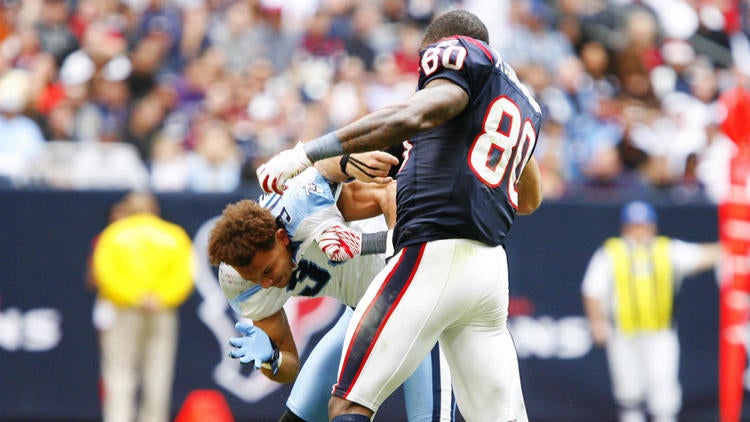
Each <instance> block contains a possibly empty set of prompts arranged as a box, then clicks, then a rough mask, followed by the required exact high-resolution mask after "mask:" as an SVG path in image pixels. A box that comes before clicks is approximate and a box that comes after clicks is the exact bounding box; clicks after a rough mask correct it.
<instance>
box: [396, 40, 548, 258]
mask: <svg viewBox="0 0 750 422" xmlns="http://www.w3.org/2000/svg"><path fill="white" fill-rule="evenodd" d="M437 78H444V79H449V80H450V81H452V82H453V83H455V84H457V85H459V86H460V87H461V88H463V89H464V90H465V91H466V93H467V94H468V95H469V104H468V105H467V107H466V109H464V110H463V111H462V112H461V113H460V114H459V115H458V116H456V117H454V118H453V119H451V120H449V121H448V122H446V123H444V124H442V125H439V126H438V127H436V128H435V129H432V130H429V131H426V132H422V133H420V134H418V135H415V136H413V137H412V138H411V139H410V140H408V141H406V142H405V143H404V148H405V149H406V152H405V154H406V155H405V162H404V164H403V167H402V169H401V171H400V173H399V175H398V196H397V203H398V211H397V212H398V218H397V223H396V228H395V232H394V242H395V246H396V250H399V249H400V248H401V247H403V246H408V245H412V244H418V243H423V242H426V241H430V240H439V239H447V238H467V239H474V240H478V241H480V242H483V243H485V244H488V245H493V246H494V245H499V244H502V242H503V239H505V236H506V235H507V233H508V230H509V229H510V227H511V224H512V222H513V219H514V217H515V214H516V208H517V204H518V192H517V190H516V182H517V181H518V179H519V178H520V176H521V172H522V171H523V168H524V166H525V165H526V163H527V162H528V160H529V158H530V157H531V155H532V153H533V151H534V148H535V146H536V141H537V134H538V132H539V128H540V125H541V121H542V116H541V110H540V108H539V105H538V104H537V103H536V102H535V101H534V99H533V98H531V96H530V95H529V93H528V91H527V90H526V89H525V87H524V86H523V85H521V83H520V82H519V80H518V78H517V77H516V74H515V72H514V71H513V70H512V69H511V68H510V67H509V66H507V65H506V64H505V63H504V62H503V61H502V60H501V58H500V55H499V54H498V53H497V52H496V51H494V50H493V49H491V48H490V47H489V46H487V44H485V43H483V42H481V41H478V40H475V39H472V38H468V37H460V36H459V37H450V38H446V39H443V40H441V41H440V42H438V43H436V44H433V45H430V46H429V47H427V48H426V49H425V50H423V51H422V53H421V62H420V73H419V83H418V89H423V88H424V87H425V85H427V83H429V82H430V81H432V80H434V79H437ZM435 167H437V168H435Z"/></svg>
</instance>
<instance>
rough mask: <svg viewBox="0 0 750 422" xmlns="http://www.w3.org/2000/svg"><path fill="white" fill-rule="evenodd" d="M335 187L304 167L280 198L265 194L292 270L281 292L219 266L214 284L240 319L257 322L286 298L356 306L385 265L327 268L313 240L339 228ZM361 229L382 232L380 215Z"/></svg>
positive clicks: (358, 260)
mask: <svg viewBox="0 0 750 422" xmlns="http://www.w3.org/2000/svg"><path fill="white" fill-rule="evenodd" d="M339 192H340V185H337V184H331V183H330V182H329V181H327V180H326V179H325V178H323V176H321V175H320V173H318V171H317V170H316V169H315V168H309V169H307V170H305V171H304V172H303V173H302V174H300V175H299V176H297V177H296V178H294V179H291V180H290V181H289V184H288V188H287V190H286V192H285V193H284V194H283V195H279V194H275V193H272V194H266V195H263V196H261V198H260V199H259V201H258V202H259V204H260V205H262V206H264V207H266V208H268V209H270V210H271V212H272V213H273V214H274V215H275V216H276V221H277V223H278V224H280V225H281V226H283V227H284V228H285V229H286V231H287V233H288V234H289V237H290V239H291V245H292V258H293V259H294V262H295V264H296V265H297V268H296V269H295V270H294V272H293V273H292V279H291V281H290V282H289V285H288V286H287V287H285V288H276V287H272V288H268V289H264V288H262V287H261V286H260V285H259V284H256V283H253V282H251V281H248V280H244V279H243V278H242V277H240V275H239V274H238V273H237V271H235V270H234V269H233V268H232V267H231V266H229V265H226V264H221V265H220V267H219V283H220V285H221V288H222V290H223V291H224V295H225V296H226V297H227V299H228V300H229V304H230V306H231V307H232V309H233V310H234V311H235V312H237V313H239V314H240V315H242V316H243V317H245V318H249V319H252V320H260V319H263V318H267V317H268V316H270V315H273V314H274V313H276V312H277V311H279V310H280V309H281V308H282V307H283V305H284V303H285V302H286V301H287V299H288V298H289V297H291V296H307V297H319V296H329V297H333V298H336V299H339V300H340V301H341V302H343V303H344V304H346V305H349V306H354V305H356V304H357V302H358V300H359V298H360V297H362V294H363V293H364V291H365V290H366V289H367V286H368V284H369V283H370V281H371V280H372V278H373V277H374V276H375V275H376V274H377V273H378V271H380V269H382V268H383V266H384V265H385V257H384V256H383V255H365V256H361V255H360V256H356V257H355V258H354V259H352V260H351V263H350V264H347V265H331V264H330V262H329V260H328V257H327V256H326V255H325V254H324V253H323V252H322V251H321V249H320V247H319V246H318V245H317V244H316V243H315V238H316V237H317V236H318V235H319V234H320V233H322V232H323V231H325V230H326V229H328V228H329V227H331V226H333V225H335V224H344V223H343V221H344V219H343V217H342V215H341V213H340V212H339V210H338V208H337V207H336V200H337V198H338V194H339ZM363 224H374V225H375V226H377V227H375V226H370V227H367V228H365V227H362V226H360V227H359V228H361V229H363V231H379V230H387V227H386V226H385V221H384V220H383V219H382V217H379V218H378V219H372V220H366V221H365V222H363Z"/></svg>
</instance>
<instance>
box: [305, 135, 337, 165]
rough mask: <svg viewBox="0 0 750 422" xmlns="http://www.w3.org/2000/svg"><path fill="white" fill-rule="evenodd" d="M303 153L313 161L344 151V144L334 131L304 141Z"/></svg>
mask: <svg viewBox="0 0 750 422" xmlns="http://www.w3.org/2000/svg"><path fill="white" fill-rule="evenodd" d="M302 148H303V149H304V151H305V154H306V155H307V157H308V158H309V159H310V161H312V162H313V163H314V162H316V161H319V160H322V159H324V158H328V157H335V156H337V155H341V154H343V153H344V146H343V145H341V140H339V137H338V136H336V134H335V133H333V132H331V133H327V134H325V135H323V136H321V137H320V138H315V139H313V140H312V141H309V142H305V143H304V145H303V147H302Z"/></svg>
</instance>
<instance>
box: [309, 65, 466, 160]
mask: <svg viewBox="0 0 750 422" xmlns="http://www.w3.org/2000/svg"><path fill="white" fill-rule="evenodd" d="M468 102H469V96H468V94H466V92H465V91H464V90H463V89H462V88H460V87H459V86H458V85H455V84H453V83H452V82H450V81H447V80H444V79H438V80H435V81H432V82H430V83H429V84H428V85H427V86H426V87H425V88H424V89H422V90H420V91H417V92H415V93H414V94H413V95H412V96H411V97H409V98H407V99H406V100H404V101H402V102H400V103H398V104H394V105H391V106H387V107H384V108H382V109H380V110H377V111H374V112H372V113H370V114H368V115H367V116H364V117H362V118H360V119H358V120H356V121H354V122H352V123H350V124H349V125H347V126H344V127H343V128H341V129H339V130H337V131H335V132H334V133H331V134H327V135H324V136H321V137H320V138H317V139H314V140H312V141H310V142H306V143H305V147H304V149H305V153H306V154H307V156H308V158H309V159H310V160H311V161H313V162H315V161H318V160H321V159H323V158H326V157H330V156H333V155H340V154H343V153H353V152H364V151H372V150H380V149H384V148H385V147H388V146H391V145H393V144H396V143H398V142H403V141H404V140H405V139H408V138H409V137H411V136H412V135H414V134H416V133H419V132H421V131H425V130H428V129H431V128H434V127H436V126H438V125H440V124H442V123H444V122H446V121H448V120H450V119H451V118H453V117H454V116H456V115H457V114H459V113H460V112H461V111H462V110H463V109H464V108H466V105H467V104H468Z"/></svg>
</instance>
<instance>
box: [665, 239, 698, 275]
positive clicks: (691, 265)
mask: <svg viewBox="0 0 750 422" xmlns="http://www.w3.org/2000/svg"><path fill="white" fill-rule="evenodd" d="M669 246H670V248H671V254H670V256H671V257H672V266H673V267H674V272H675V282H676V283H677V285H678V286H679V285H680V284H682V279H683V278H685V277H687V276H689V275H693V274H695V273H697V272H698V271H699V270H700V264H701V261H702V259H701V258H702V256H703V253H704V252H703V245H701V244H700V243H691V242H685V241H683V240H679V239H671V241H670V242H669Z"/></svg>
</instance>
